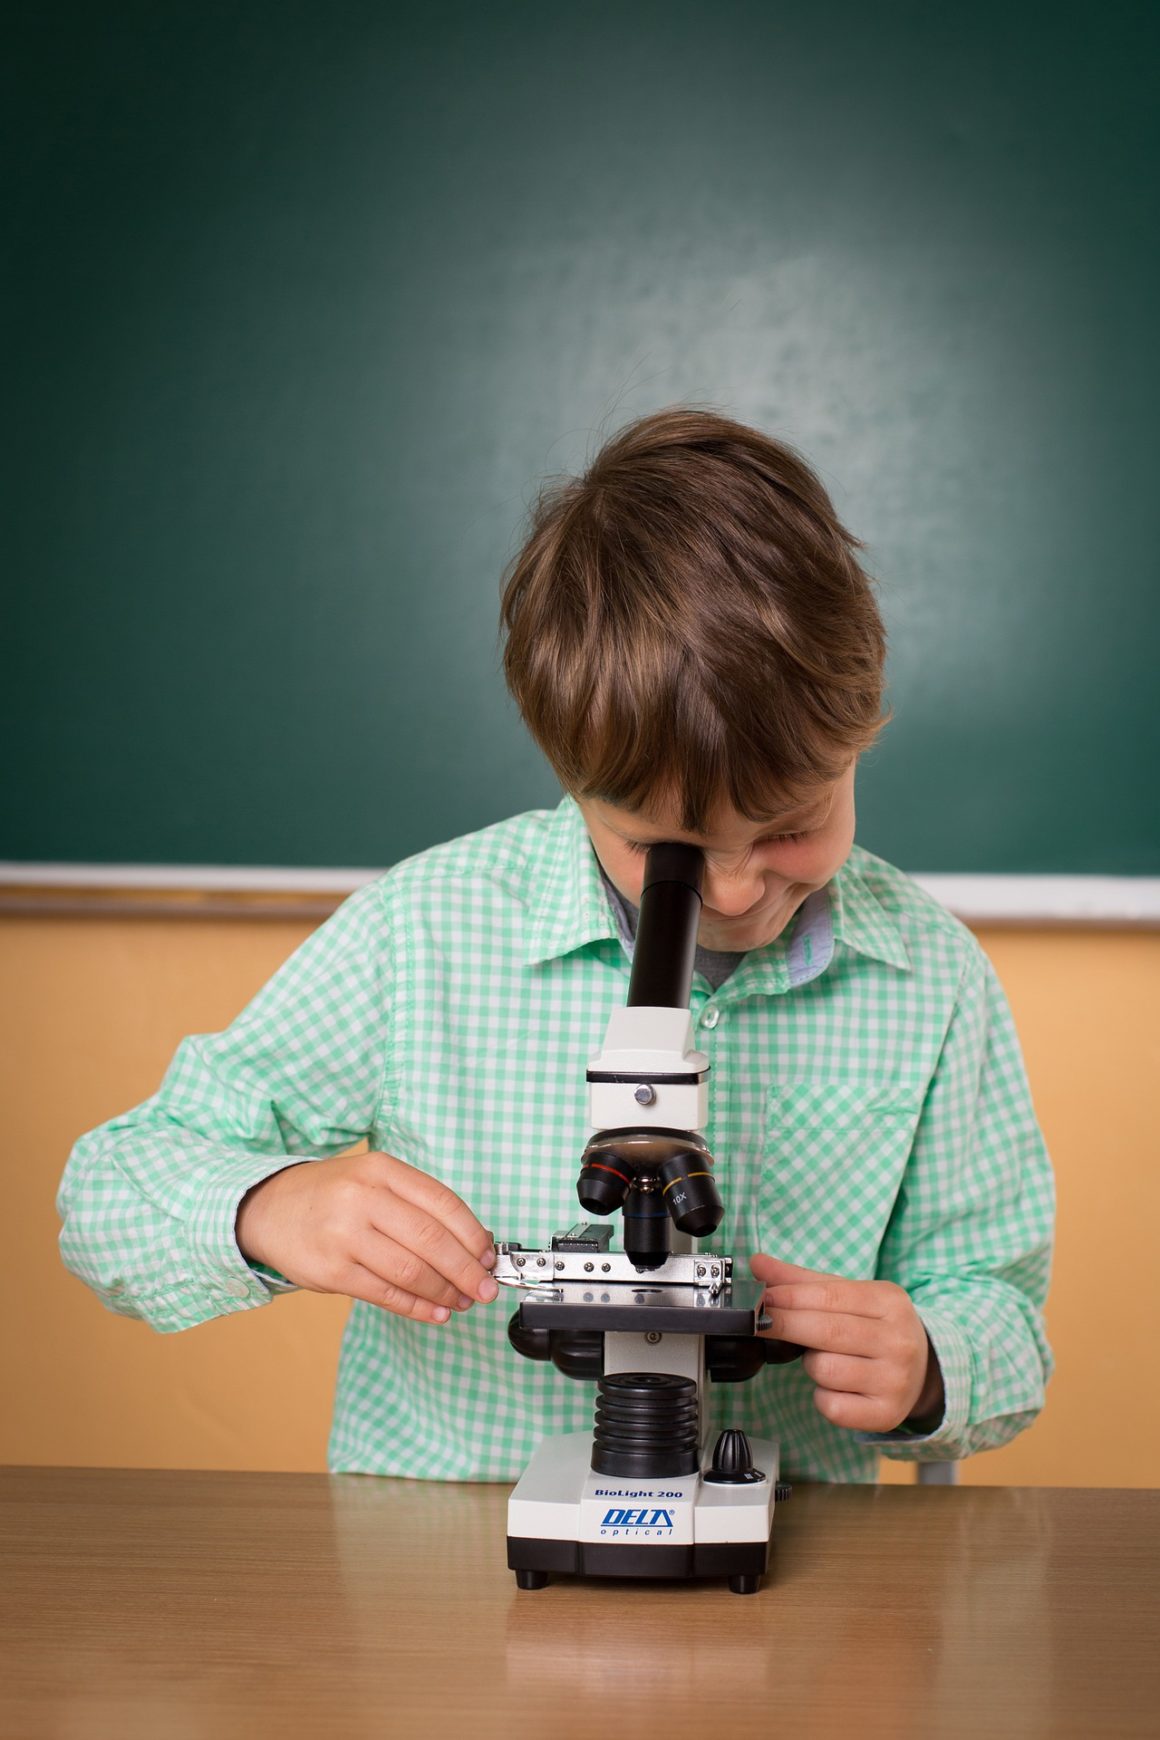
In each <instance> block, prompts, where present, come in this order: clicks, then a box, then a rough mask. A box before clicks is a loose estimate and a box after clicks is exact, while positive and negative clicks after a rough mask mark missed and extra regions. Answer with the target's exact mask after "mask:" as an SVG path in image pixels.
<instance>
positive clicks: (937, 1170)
mask: <svg viewBox="0 0 1160 1740" xmlns="http://www.w3.org/2000/svg"><path fill="white" fill-rule="evenodd" d="M1054 1216H1055V1191H1054V1183H1053V1179H1052V1173H1051V1163H1050V1160H1049V1159H1048V1156H1047V1151H1046V1148H1045V1146H1044V1142H1043V1137H1042V1135H1041V1133H1040V1130H1039V1125H1038V1123H1037V1121H1036V1118H1035V1112H1034V1109H1033V1107H1032V1104H1031V1092H1030V1089H1029V1087H1028V1084H1027V1076H1026V1072H1025V1070H1024V1067H1023V1059H1022V1055H1021V1053H1020V1049H1019V1042H1018V1039H1017V1038H1016V1035H1015V1028H1014V1023H1013V1021H1012V1018H1011V1012H1010V1009H1009V1007H1008V1004H1007V1000H1006V997H1005V996H1004V994H1003V989H1002V987H1001V985H1000V984H999V981H998V979H997V978H996V976H995V972H994V969H993V968H992V966H991V964H990V962H989V961H988V960H987V958H986V956H985V955H984V954H983V952H982V950H981V949H978V948H977V947H976V948H975V949H974V950H973V951H972V953H971V955H970V956H969V958H968V961H967V965H966V968H965V970H964V975H963V981H962V985H961V987H960V992H959V996H958V999H957V1001H956V1005H955V1009H954V1013H953V1016H952V1018H951V1022H950V1025H949V1027H948V1030H947V1036H946V1040H945V1042H944V1045H943V1049H942V1052H941V1054H940V1058H939V1063H938V1067H937V1069H936V1071H935V1074H934V1077H933V1080H932V1081H931V1084H930V1088H929V1090H928V1093H927V1096H926V1101H925V1104H924V1107H923V1111H922V1116H921V1118H920V1120H919V1125H918V1130H917V1132H916V1137H915V1142H914V1147H913V1149H912V1152H911V1156H910V1160H909V1163H908V1165H907V1169H906V1173H905V1176H904V1178H903V1183H902V1188H901V1190H900V1192H899V1196H898V1200H897V1202H896V1204H895V1207H894V1212H893V1215H892V1217H891V1220H890V1224H889V1226H888V1227H887V1230H886V1236H885V1238H884V1240H883V1243H882V1248H881V1252H880V1255H879V1265H878V1274H879V1277H880V1278H881V1279H883V1280H889V1281H895V1282H897V1283H898V1284H899V1285H900V1286H902V1287H904V1288H905V1289H906V1291H907V1292H908V1293H909V1294H910V1297H911V1298H912V1300H913V1301H914V1304H915V1307H916V1308H917V1311H918V1314H919V1317H920V1318H921V1319H922V1322H923V1325H924V1326H925V1328H926V1332H927V1334H928V1336H929V1337H930V1341H931V1344H932V1346H933V1348H934V1351H935V1354H936V1356H937V1358H938V1362H939V1365H940V1367H941V1368H942V1378H943V1388H944V1391H945V1397H946V1400H945V1406H944V1411H943V1417H942V1420H941V1422H940V1423H939V1424H938V1425H937V1427H936V1428H935V1429H934V1430H932V1431H927V1432H925V1433H919V1432H913V1431H907V1430H906V1428H905V1427H903V1428H900V1429H899V1430H898V1431H896V1432H888V1433H866V1434H859V1436H860V1437H861V1439H862V1441H863V1442H865V1443H870V1444H874V1445H876V1446H877V1447H878V1448H879V1449H880V1450H881V1451H882V1452H883V1454H884V1455H886V1456H890V1457H894V1458H896V1459H899V1460H912V1461H949V1460H952V1459H955V1458H957V1457H962V1456H970V1455H972V1454H973V1453H974V1452H975V1451H978V1450H991V1449H995V1448H996V1447H997V1446H999V1445H1000V1444H1005V1443H1007V1442H1008V1440H1010V1439H1011V1438H1014V1437H1015V1435H1016V1434H1017V1433H1018V1432H1021V1431H1022V1430H1023V1428H1024V1427H1025V1426H1028V1425H1030V1424H1031V1422H1032V1420H1034V1418H1035V1416H1036V1415H1037V1414H1038V1412H1039V1410H1040V1408H1041V1407H1042V1406H1043V1395H1044V1386H1045V1384H1046V1382H1047V1379H1048V1377H1049V1376H1050V1374H1051V1370H1052V1363H1053V1362H1052V1355H1051V1349H1050V1347H1049V1345H1048V1342H1047V1335H1046V1330H1045V1327H1044V1321H1043V1305H1044V1301H1045V1299H1046V1296H1047V1286H1048V1281H1049V1278H1050V1271H1051V1250H1052V1235H1053V1227H1054Z"/></svg>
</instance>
